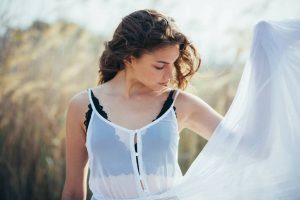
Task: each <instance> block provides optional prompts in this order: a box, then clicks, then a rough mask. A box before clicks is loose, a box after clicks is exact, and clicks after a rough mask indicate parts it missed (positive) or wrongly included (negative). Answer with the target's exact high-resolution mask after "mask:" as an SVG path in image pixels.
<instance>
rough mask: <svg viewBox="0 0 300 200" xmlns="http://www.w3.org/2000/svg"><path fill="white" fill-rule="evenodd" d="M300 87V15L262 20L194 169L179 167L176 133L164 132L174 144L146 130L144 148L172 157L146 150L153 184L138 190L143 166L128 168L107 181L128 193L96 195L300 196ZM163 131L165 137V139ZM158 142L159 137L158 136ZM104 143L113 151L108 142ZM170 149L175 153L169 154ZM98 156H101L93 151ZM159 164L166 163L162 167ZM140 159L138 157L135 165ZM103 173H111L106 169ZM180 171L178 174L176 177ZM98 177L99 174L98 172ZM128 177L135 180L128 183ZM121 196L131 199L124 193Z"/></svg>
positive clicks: (180, 198) (269, 199)
mask: <svg viewBox="0 0 300 200" xmlns="http://www.w3.org/2000/svg"><path fill="white" fill-rule="evenodd" d="M299 87H300V20H286V21H277V22H274V21H261V22H259V23H257V24H256V26H255V28H254V33H253V40H252V46H251V51H250V56H249V59H248V61H247V63H246V65H245V68H244V72H243V75H242V78H241V81H240V83H239V87H238V90H237V93H236V96H235V98H234V100H233V103H232V105H231V106H230V108H229V110H228V111H227V113H226V115H225V117H224V119H223V120H222V121H221V122H220V124H219V125H218V126H217V128H216V129H215V130H214V132H213V135H212V137H211V138H210V139H209V141H208V143H207V144H206V146H205V147H204V149H203V150H202V151H201V152H200V154H199V155H198V156H197V157H196V159H195V160H194V162H193V163H192V165H191V166H190V168H189V169H188V171H187V172H186V174H185V175H184V176H181V175H180V171H179V169H177V167H176V166H177V165H176V164H175V162H176V161H175V160H174V159H175V156H174V155H176V152H177V149H175V148H176V146H177V140H178V136H177V135H176V134H174V136H173V135H172V136H171V135H169V134H168V132H167V131H162V132H161V133H164V134H166V135H167V136H169V137H171V138H172V137H173V138H172V139H171V140H170V141H169V140H164V138H162V141H160V142H161V143H156V142H157V141H152V142H151V143H150V141H151V139H149V141H147V139H146V137H151V136H150V135H151V134H149V135H147V134H146V133H145V134H143V133H142V132H143V131H142V132H140V133H138V134H137V136H138V137H137V139H138V143H139V142H140V145H141V146H143V147H142V148H141V149H140V150H141V151H143V148H146V149H147V145H152V146H156V145H157V147H158V151H159V150H161V153H163V151H165V150H167V152H164V153H163V156H161V158H164V159H165V160H160V158H156V157H151V156H149V157H148V158H149V160H147V159H148V158H147V155H146V154H147V153H148V154H149V151H148V152H147V151H146V152H144V153H145V155H144V159H145V160H147V162H145V160H141V163H142V165H141V166H142V171H143V170H144V171H143V172H142V173H141V174H142V178H144V182H143V183H146V185H145V186H146V189H148V190H146V191H142V192H141V190H140V189H141V188H139V189H138V187H137V188H133V189H132V187H134V186H138V184H136V183H138V181H137V180H136V177H137V176H131V174H133V173H135V174H137V173H136V171H135V170H136V169H133V171H130V170H129V171H127V173H129V175H124V177H118V178H116V177H113V179H110V180H107V182H106V183H109V184H111V182H109V181H112V182H113V183H112V184H115V183H116V184H119V185H120V184H125V185H124V188H123V190H122V191H121V189H120V190H119V188H116V187H114V188H111V189H110V195H113V196H112V197H111V198H109V197H107V196H106V197H103V196H99V197H98V196H94V197H93V198H94V199H97V200H99V199H117V198H119V199H136V200H138V199H139V200H144V199H145V200H146V199H149V200H150V199H151V200H277V199H282V200H299V199H300V88H299ZM171 113H172V112H167V114H166V116H165V117H166V118H165V119H166V122H165V123H166V129H170V132H174V131H175V130H176V127H172V125H171V124H172V123H171V122H170V123H168V122H167V121H168V118H169V117H171V118H172V117H174V116H171ZM167 115H170V116H167ZM94 117H95V115H94ZM161 121H163V120H161ZM158 124H159V123H158ZM149 128H151V127H149ZM152 128H155V126H152ZM120 130H121V129H120ZM144 130H145V131H146V130H147V129H144ZM124 131H125V130H124ZM157 131H160V130H157ZM154 133H155V132H154ZM161 133H160V134H158V135H157V137H161ZM120 135H121V134H120ZM120 135H119V136H120ZM127 137H129V136H128V135H126V136H124V138H122V137H120V138H119V139H120V140H123V141H126V142H125V143H124V144H126V145H128V143H127V142H128V141H131V143H130V144H129V145H131V146H128V147H127V148H128V149H131V152H129V150H128V152H127V153H128V154H127V155H124V159H125V158H127V159H129V158H130V154H132V146H133V144H132V141H133V135H130V139H128V138H127ZM143 137H144V138H143ZM174 137H175V138H174ZM152 139H153V140H154V138H152ZM96 142H97V141H93V142H92V141H88V144H89V143H91V144H90V146H92V145H95V146H96V145H97V144H96ZM99 142H100V141H99ZM162 143H165V144H162ZM108 145H109V144H108ZM164 145H167V147H168V148H167V149H160V148H163V147H165V146H164ZM101 148H105V146H102V147H101ZM149 148H150V147H149ZM124 149H125V147H124ZM89 151H91V149H90V150H89ZM168 152H169V153H170V154H173V155H172V156H170V155H169V156H168V155H166V154H168ZM98 153H99V155H102V153H103V152H101V151H99V152H98ZM124 153H125V152H124ZM139 153H140V154H143V153H142V152H139ZM94 154H96V152H94ZM157 155H159V154H157ZM176 156H177V155H176ZM131 158H133V155H131ZM90 159H91V160H93V156H92V157H91V158H90ZM152 161H153V163H152ZM158 161H159V162H160V163H161V164H164V165H159V166H158V165H157V164H159V163H157V162H158ZM92 163H93V162H92ZM168 163H169V164H170V165H168ZM121 164H126V163H121ZM127 164H128V163H127ZM134 164H135V163H133V162H132V166H134ZM132 166H129V165H128V166H125V167H124V168H122V169H129V168H130V167H132ZM169 166H170V168H169ZM90 167H95V168H97V167H99V166H97V163H94V166H90ZM111 167H112V168H113V167H114V166H111ZM151 168H152V169H155V173H154V174H153V176H150V175H149V173H150V171H152V170H151ZM118 170H121V169H117V171H118ZM98 173H105V171H102V172H100V171H99V172H98ZM150 174H152V172H151V173H150ZM172 174H173V175H174V177H170V175H172ZM93 175H94V174H91V177H93ZM148 175H149V176H148ZM160 176H161V177H160ZM123 178H124V179H123ZM124 180H126V181H127V180H128V181H129V182H126V183H125V182H124ZM94 181H98V180H97V179H92V182H91V183H90V185H91V186H92V187H93V188H92V190H93V191H101V190H103V189H106V188H105V187H103V185H101V184H100V183H99V182H94ZM127 184H128V188H130V189H128V190H127V189H125V188H126V185H127ZM134 184H135V185H134ZM147 184H148V185H147ZM149 189H150V192H149ZM125 190H126V191H125ZM138 190H139V191H138ZM120 194H122V195H125V196H127V197H126V198H125V196H124V198H123V196H120Z"/></svg>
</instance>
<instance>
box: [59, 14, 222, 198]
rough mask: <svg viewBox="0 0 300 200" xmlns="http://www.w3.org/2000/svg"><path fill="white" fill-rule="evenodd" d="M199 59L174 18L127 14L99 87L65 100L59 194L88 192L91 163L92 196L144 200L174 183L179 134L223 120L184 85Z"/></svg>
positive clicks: (104, 58) (108, 50)
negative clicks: (63, 170)
mask: <svg viewBox="0 0 300 200" xmlns="http://www.w3.org/2000/svg"><path fill="white" fill-rule="evenodd" d="M200 63H201V60H200V58H199V55H198V53H197V50H196V49H195V47H194V46H193V45H192V44H191V43H190V42H189V40H188V39H187V37H186V36H185V35H184V34H183V33H181V32H180V31H179V30H178V28H177V27H176V25H175V23H174V20H173V19H171V18H169V17H166V16H164V15H163V14H161V13H159V12H157V11H155V10H139V11H136V12H133V13H131V14H129V15H128V16H126V17H124V18H123V19H122V21H121V23H120V24H119V26H118V27H117V29H116V31H115V32H114V35H113V38H112V40H111V41H109V42H108V43H107V44H106V46H105V49H104V51H103V53H102V55H101V58H100V66H99V67H100V69H99V75H100V81H99V85H98V86H96V87H94V88H90V89H88V90H87V91H83V92H80V93H78V94H76V95H75V96H74V97H73V98H72V99H71V100H70V103H69V108H68V112H67V122H66V180H65V185H64V190H63V194H62V199H64V200H67V199H72V200H74V199H85V198H86V180H87V171H88V166H89V167H90V172H91V174H90V182H89V186H90V189H91V190H92V192H93V197H92V199H95V200H96V199H97V200H99V199H110V198H111V199H113V198H114V199H127V198H128V199H129V198H142V197H147V196H149V195H152V194H159V193H163V192H165V191H167V190H168V189H169V188H171V187H172V186H173V185H175V183H176V181H178V180H179V178H180V177H181V176H182V174H181V171H180V168H179V165H178V163H177V156H178V155H177V149H178V140H179V135H178V134H179V132H180V131H181V130H182V129H183V128H189V129H191V130H193V131H195V132H196V133H198V134H199V135H201V136H202V137H204V138H206V139H209V138H210V136H211V135H212V133H213V130H214V129H215V128H216V126H217V125H218V124H219V122H220V121H221V120H222V116H221V115H220V114H218V113H217V112H216V111H214V110H213V109H212V108H211V107H210V106H209V105H208V104H206V103H205V102H204V101H202V100H201V99H200V98H199V97H197V96H194V95H192V94H189V93H187V92H184V91H183V89H185V88H186V85H187V83H188V80H189V79H190V78H191V77H192V75H193V74H195V73H196V72H197V70H198V68H199V66H200ZM175 100H176V101H175ZM88 160H89V164H88Z"/></svg>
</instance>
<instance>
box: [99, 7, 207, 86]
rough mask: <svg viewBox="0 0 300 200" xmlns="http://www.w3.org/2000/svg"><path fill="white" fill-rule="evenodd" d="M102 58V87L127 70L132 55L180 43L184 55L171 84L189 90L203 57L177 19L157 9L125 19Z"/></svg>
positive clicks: (100, 79) (180, 57) (100, 71)
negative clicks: (119, 72)
mask: <svg viewBox="0 0 300 200" xmlns="http://www.w3.org/2000/svg"><path fill="white" fill-rule="evenodd" d="M104 44H105V49H104V51H103V53H102V55H101V56H100V59H99V70H98V77H99V81H98V85H100V84H102V83H105V82H107V81H109V80H111V79H112V78H113V77H114V76H115V75H116V74H117V73H118V71H120V70H123V69H124V67H125V64H124V61H125V60H127V59H128V58H129V57H130V56H134V57H136V58H140V57H141V56H142V55H143V54H144V53H148V52H151V51H154V50H156V49H158V48H161V47H165V46H167V45H175V44H179V47H180V48H179V49H180V54H179V58H178V59H177V60H176V61H175V63H174V66H175V69H176V74H175V77H176V78H175V77H174V78H173V79H172V80H171V85H172V86H173V87H175V88H180V89H185V88H186V87H187V84H188V81H189V79H191V78H192V76H193V75H194V74H195V73H196V72H197V71H198V69H199V67H200V64H201V58H200V55H199V54H198V52H197V50H196V48H195V47H194V45H193V44H192V43H191V42H190V41H189V40H188V38H187V37H186V36H185V35H184V34H183V33H181V32H180V31H179V29H178V27H177V26H176V24H175V20H174V19H173V18H171V17H168V16H165V15H163V14H162V13H159V12H158V11H156V10H152V9H144V10H138V11H135V12H133V13H131V14H129V15H127V16H125V17H124V18H122V21H121V23H120V24H119V25H118V27H117V28H116V30H115V32H114V34H113V38H112V40H110V41H106V42H105V43H104Z"/></svg>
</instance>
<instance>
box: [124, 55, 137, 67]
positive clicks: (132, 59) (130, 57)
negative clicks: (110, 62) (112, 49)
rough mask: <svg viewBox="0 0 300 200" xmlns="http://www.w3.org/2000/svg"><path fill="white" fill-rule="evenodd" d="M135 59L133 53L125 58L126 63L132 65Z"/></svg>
mask: <svg viewBox="0 0 300 200" xmlns="http://www.w3.org/2000/svg"><path fill="white" fill-rule="evenodd" d="M134 61H135V57H133V56H131V55H130V56H128V57H126V58H125V59H124V63H125V64H126V65H131V64H132V63H133V62H134Z"/></svg>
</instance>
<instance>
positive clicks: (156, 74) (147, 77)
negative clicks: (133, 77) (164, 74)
mask: <svg viewBox="0 0 300 200" xmlns="http://www.w3.org/2000/svg"><path fill="white" fill-rule="evenodd" d="M138 76H139V79H142V80H141V81H147V82H153V81H154V82H157V80H160V77H161V72H160V71H159V70H156V69H154V67H152V66H149V67H147V68H145V69H143V70H140V71H139V74H138Z"/></svg>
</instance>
